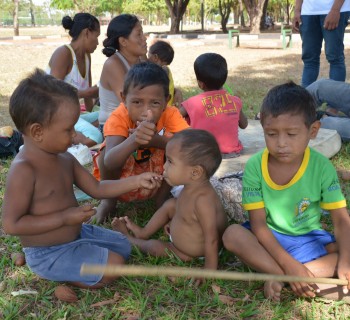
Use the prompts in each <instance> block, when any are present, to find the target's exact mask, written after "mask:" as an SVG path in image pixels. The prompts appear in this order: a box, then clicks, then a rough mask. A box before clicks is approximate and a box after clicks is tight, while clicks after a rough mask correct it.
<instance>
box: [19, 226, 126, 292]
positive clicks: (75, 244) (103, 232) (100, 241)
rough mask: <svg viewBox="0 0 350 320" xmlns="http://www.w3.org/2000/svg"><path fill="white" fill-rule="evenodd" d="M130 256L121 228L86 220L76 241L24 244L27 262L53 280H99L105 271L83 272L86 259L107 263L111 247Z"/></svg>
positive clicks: (87, 261) (92, 283)
mask: <svg viewBox="0 0 350 320" xmlns="http://www.w3.org/2000/svg"><path fill="white" fill-rule="evenodd" d="M109 250H110V251H112V252H115V253H117V254H119V255H121V256H122V257H123V258H124V259H125V260H127V259H128V258H129V255H130V252H131V244H130V242H129V240H128V239H127V238H126V237H125V236H124V235H123V234H122V233H120V232H116V231H112V230H108V229H105V228H101V227H98V226H94V225H90V224H83V225H82V228H81V232H80V235H79V237H78V238H77V239H76V240H75V241H72V242H68V243H64V244H60V245H57V246H51V247H27V248H23V251H24V253H25V257H26V262H27V264H28V266H29V267H30V269H31V270H32V271H33V272H34V273H36V274H37V275H38V276H40V277H42V278H44V279H48V280H52V281H68V282H80V283H83V284H85V285H88V286H92V285H94V284H96V283H98V282H99V281H100V280H101V279H102V275H101V274H98V275H84V276H81V275H80V267H81V265H82V264H83V263H88V264H102V265H106V264H107V260H108V251H109Z"/></svg>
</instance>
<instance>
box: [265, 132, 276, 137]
mask: <svg viewBox="0 0 350 320" xmlns="http://www.w3.org/2000/svg"><path fill="white" fill-rule="evenodd" d="M266 135H267V136H269V137H274V136H275V135H276V133H274V132H267V133H266Z"/></svg>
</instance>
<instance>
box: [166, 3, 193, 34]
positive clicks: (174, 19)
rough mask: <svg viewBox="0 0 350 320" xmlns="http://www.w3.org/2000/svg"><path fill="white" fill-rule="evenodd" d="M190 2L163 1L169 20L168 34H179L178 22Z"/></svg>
mask: <svg viewBox="0 0 350 320" xmlns="http://www.w3.org/2000/svg"><path fill="white" fill-rule="evenodd" d="M189 1H190V0H165V3H166V5H167V7H168V10H169V13H170V19H171V26H170V33H171V34H174V33H179V30H180V22H181V20H182V17H183V15H184V13H185V12H186V8H187V5H188V3H189Z"/></svg>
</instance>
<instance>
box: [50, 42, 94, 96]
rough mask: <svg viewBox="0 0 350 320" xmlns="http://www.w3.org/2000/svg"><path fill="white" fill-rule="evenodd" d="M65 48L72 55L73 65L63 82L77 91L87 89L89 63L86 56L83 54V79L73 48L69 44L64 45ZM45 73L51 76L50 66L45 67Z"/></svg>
mask: <svg viewBox="0 0 350 320" xmlns="http://www.w3.org/2000/svg"><path fill="white" fill-rule="evenodd" d="M65 46H66V47H67V48H68V49H69V51H70V52H71V54H72V59H73V65H72V69H71V71H70V72H69V73H68V74H67V75H66V76H65V78H64V79H63V81H64V82H67V83H69V84H71V85H72V86H73V87H75V88H76V89H78V90H85V89H87V88H89V84H90V82H89V74H90V72H89V71H90V70H89V68H90V61H89V57H88V55H87V54H85V77H83V76H82V75H81V73H80V71H79V68H78V61H77V57H76V55H75V52H74V50H73V48H72V47H71V46H70V45H69V44H66V45H65ZM46 73H47V74H51V68H50V66H48V67H47V69H46Z"/></svg>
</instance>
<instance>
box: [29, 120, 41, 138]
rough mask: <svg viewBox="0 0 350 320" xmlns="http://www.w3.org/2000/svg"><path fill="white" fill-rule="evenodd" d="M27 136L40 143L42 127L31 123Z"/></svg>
mask: <svg viewBox="0 0 350 320" xmlns="http://www.w3.org/2000/svg"><path fill="white" fill-rule="evenodd" d="M28 132H29V136H30V137H31V138H32V139H33V140H34V141H36V142H41V141H42V140H43V132H44V130H43V126H42V125H41V124H39V123H33V124H31V125H30V127H29V130H28Z"/></svg>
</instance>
